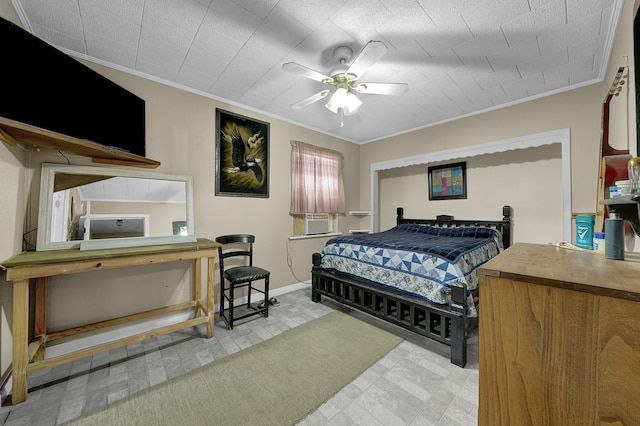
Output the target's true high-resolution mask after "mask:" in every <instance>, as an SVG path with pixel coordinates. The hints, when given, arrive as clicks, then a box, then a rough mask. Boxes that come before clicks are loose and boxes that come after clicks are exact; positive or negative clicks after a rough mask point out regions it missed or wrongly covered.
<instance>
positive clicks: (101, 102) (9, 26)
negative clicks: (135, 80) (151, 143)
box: [0, 18, 146, 157]
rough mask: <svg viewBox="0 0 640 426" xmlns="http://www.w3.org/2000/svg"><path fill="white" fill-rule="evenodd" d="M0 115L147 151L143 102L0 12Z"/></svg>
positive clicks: (134, 150)
mask: <svg viewBox="0 0 640 426" xmlns="http://www.w3.org/2000/svg"><path fill="white" fill-rule="evenodd" d="M0 40H3V42H2V49H0V51H1V52H2V57H3V64H2V66H0V84H1V85H2V90H0V116H2V117H5V118H8V119H11V120H15V121H19V122H22V123H26V124H30V125H32V126H37V127H40V128H43V129H46V130H51V131H54V132H57V133H62V134H64V135H67V136H73V137H75V138H78V139H86V140H89V141H92V142H96V143H99V144H102V145H105V146H110V147H115V148H118V149H121V150H124V151H127V152H130V153H132V154H136V155H140V156H143V157H145V156H146V152H145V102H144V100H143V99H141V98H139V97H138V96H136V95H134V94H133V93H131V92H129V91H127V90H125V89H124V88H122V87H120V86H119V85H117V84H115V83H114V82H112V81H111V80H109V79H107V78H105V77H104V76H102V75H100V74H99V73H97V72H95V71H93V70H92V69H91V68H89V67H87V66H85V65H83V64H82V63H80V62H79V61H77V60H76V59H74V58H72V57H71V56H69V55H67V54H65V53H64V52H62V51H60V50H58V49H56V48H55V47H53V46H51V45H50V44H48V43H46V42H44V41H43V40H40V39H39V38H37V37H36V36H34V35H32V34H31V33H29V32H28V31H25V30H24V29H22V28H20V27H19V26H17V25H15V24H14V23H12V22H10V21H7V20H6V19H2V18H0Z"/></svg>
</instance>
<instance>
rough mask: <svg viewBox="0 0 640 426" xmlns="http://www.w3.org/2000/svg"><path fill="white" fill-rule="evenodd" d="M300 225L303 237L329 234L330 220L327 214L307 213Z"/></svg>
mask: <svg viewBox="0 0 640 426" xmlns="http://www.w3.org/2000/svg"><path fill="white" fill-rule="evenodd" d="M302 223H303V232H304V235H313V234H326V233H328V232H329V228H330V220H329V214H328V213H307V214H305V216H304V220H303V221H302Z"/></svg>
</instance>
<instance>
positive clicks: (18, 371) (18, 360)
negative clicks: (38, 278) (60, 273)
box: [11, 279, 29, 405]
mask: <svg viewBox="0 0 640 426" xmlns="http://www.w3.org/2000/svg"><path fill="white" fill-rule="evenodd" d="M28 332H29V280H28V279H26V280H16V281H14V282H13V361H12V363H13V367H12V375H11V382H12V391H11V393H12V397H11V403H12V404H14V405H15V404H18V403H20V402H24V401H25V400H26V399H27V363H28V362H29V359H28V348H29V341H28V339H29V337H28Z"/></svg>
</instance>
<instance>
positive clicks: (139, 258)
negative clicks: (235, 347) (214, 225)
mask: <svg viewBox="0 0 640 426" xmlns="http://www.w3.org/2000/svg"><path fill="white" fill-rule="evenodd" d="M219 246H220V244H218V243H216V242H214V241H211V240H207V239H198V240H197V242H195V243H178V244H166V245H157V246H146V247H127V248H115V249H104V250H86V251H81V250H78V249H70V250H50V251H40V252H24V253H22V254H19V255H17V256H15V257H13V258H11V259H8V260H6V261H4V262H2V264H1V265H0V266H2V267H3V268H5V269H6V270H7V280H9V281H13V361H12V362H13V366H12V384H13V385H12V387H13V389H12V404H17V403H19V402H23V401H24V400H25V399H26V397H27V375H28V374H30V373H33V372H36V371H39V370H42V369H44V368H49V367H53V366H55V365H59V364H63V363H66V362H70V361H75V360H77V359H80V358H84V357H86V356H89V355H93V354H96V353H99V352H103V351H107V350H110V349H113V348H116V347H120V346H124V345H128V344H130V343H134V342H139V341H142V340H145V339H148V338H150V337H153V336H157V335H160V334H166V333H171V332H174V331H177V330H180V329H183V328H186V327H192V326H195V325H198V324H204V323H206V324H207V337H209V338H211V337H213V315H214V300H213V286H214V263H215V262H214V261H215V257H216V255H217V254H218V247H219ZM203 259H204V261H205V262H207V263H208V265H207V294H206V298H205V300H204V301H203V300H201V293H202V292H201V280H202V273H201V265H202V260H203ZM182 260H194V272H193V275H194V283H193V284H194V288H193V291H194V293H193V299H192V300H190V301H188V302H184V303H180V304H176V305H171V306H167V307H163V308H158V309H153V310H150V311H146V312H140V313H136V314H133V315H127V316H124V317H119V318H114V319H111V320H107V321H102V322H98V323H94V324H89V325H84V326H80V327H75V328H71V329H68V330H62V331H56V332H53V333H49V334H48V333H47V328H46V306H47V304H46V297H47V278H48V277H53V276H56V275H66V274H75V273H78V272H90V271H99V270H106V269H117V268H126V267H130V266H141V265H150V264H154V263H165V262H176V261H182ZM31 278H35V279H36V290H35V295H34V300H33V302H34V304H35V322H34V330H33V331H34V336H35V340H34V341H33V342H32V343H29V341H28V336H29V302H30V301H29V280H30V279H31ZM187 309H193V310H194V318H193V319H190V320H187V321H182V322H180V323H177V324H171V325H168V326H164V327H160V328H157V329H154V330H150V331H147V332H144V333H139V334H136V335H133V336H129V337H124V338H121V339H118V340H115V341H111V342H107V343H103V344H99V345H95V346H91V347H89V348H85V349H81V350H78V351H75V352H73V353H69V354H65V355H59V356H56V357H53V358H49V359H45V351H46V345H47V343H48V342H51V341H53V340H56V339H60V338H62V337H68V336H73V335H76V334H79V333H83V332H87V331H94V330H98V329H101V328H105V327H110V326H115V325H120V324H123V323H126V322H130V321H136V320H142V319H146V318H151V317H153V316H157V315H162V314H166V313H169V312H175V311H180V310H187Z"/></svg>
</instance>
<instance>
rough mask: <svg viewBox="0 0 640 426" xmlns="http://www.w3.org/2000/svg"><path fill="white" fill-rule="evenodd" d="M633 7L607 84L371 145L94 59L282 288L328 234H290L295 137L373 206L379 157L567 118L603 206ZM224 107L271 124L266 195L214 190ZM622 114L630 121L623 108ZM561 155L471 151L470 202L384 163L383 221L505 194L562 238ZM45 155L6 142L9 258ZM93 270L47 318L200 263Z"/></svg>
mask: <svg viewBox="0 0 640 426" xmlns="http://www.w3.org/2000/svg"><path fill="white" fill-rule="evenodd" d="M629 3H630V2H629ZM631 8H632V5H629V4H627V5H626V6H625V16H624V17H623V22H622V23H621V26H620V29H621V31H622V33H621V36H619V37H618V40H616V45H615V49H614V53H613V56H612V61H611V63H612V66H611V67H609V73H608V77H607V80H606V81H605V82H604V83H602V84H598V85H593V86H589V87H585V88H581V89H577V90H573V91H571V92H567V93H562V94H558V95H555V96H550V97H546V98H542V99H539V100H535V101H532V102H527V103H525V104H520V105H516V106H512V107H509V108H505V109H502V110H497V111H493V112H489V113H486V114H482V115H477V116H474V117H470V118H466V119H463V120H459V121H455V122H452V123H447V124H443V125H439V126H435V127H432V128H427V129H423V130H420V131H416V132H412V133H409V134H406V135H402V136H398V137H394V138H392V139H389V140H382V141H379V142H375V143H371V144H367V145H362V146H358V145H354V144H351V143H348V142H345V141H341V140H339V139H336V138H333V137H329V136H326V135H322V134H318V133H316V132H313V131H311V130H307V129H303V128H301V127H297V126H294V125H291V124H288V123H285V122H282V121H279V120H276V119H273V118H271V117H268V116H265V115H262V114H257V113H254V112H251V111H247V110H243V109H241V108H238V107H236V106H233V105H226V104H223V103H220V102H217V101H214V100H211V99H208V98H205V97H202V96H198V95H196V94H192V93H188V92H185V91H181V90H178V89H175V88H171V87H168V86H164V85H162V84H158V83H156V82H153V81H149V80H145V79H142V78H139V77H137V76H133V75H130V74H126V73H122V72H119V71H116V70H112V69H109V68H106V67H102V66H98V65H95V64H88V65H89V66H90V67H91V68H93V69H95V70H97V71H98V72H100V73H102V74H103V75H105V76H106V77H108V78H110V79H112V80H113V81H115V82H116V83H118V84H120V85H121V86H123V87H125V88H127V89H128V90H130V91H132V92H133V93H135V94H137V95H138V96H140V97H142V98H143V99H145V100H146V103H147V151H148V157H150V158H152V159H154V160H158V161H160V162H161V163H162V165H161V166H160V167H159V168H158V169H157V171H158V172H160V173H171V174H188V175H192V176H193V179H194V209H195V221H196V223H195V231H196V234H197V235H198V236H200V237H209V238H213V237H215V236H216V235H220V234H224V233H232V232H233V233H235V232H248V233H254V234H256V237H257V246H256V258H257V261H258V263H259V264H261V265H263V266H264V267H265V268H267V269H270V270H271V271H272V279H271V283H272V288H274V289H278V288H282V287H284V286H287V285H290V284H293V283H297V282H300V281H303V280H307V279H309V276H310V273H309V269H310V257H311V253H312V252H314V251H318V250H319V249H320V248H321V247H322V245H323V243H324V241H325V238H315V239H308V240H294V241H289V240H288V236H289V235H291V233H292V232H291V231H292V229H291V228H292V221H291V219H290V217H289V215H288V209H289V192H290V180H289V173H290V167H289V154H290V145H289V140H292V139H295V140H301V141H305V142H308V143H312V144H315V145H320V146H324V147H327V148H331V149H335V150H338V151H341V152H342V153H343V154H344V156H345V185H346V188H345V192H346V196H347V210H369V207H370V165H371V164H372V163H375V162H379V161H384V160H389V159H394V158H401V157H406V156H412V155H418V154H423V153H425V152H438V151H442V150H447V149H451V148H454V147H464V146H470V145H475V144H480V143H487V142H492V141H497V140H502V139H508V138H513V137H518V136H522V135H528V134H533V133H539V132H545V131H549V130H557V129H561V128H567V127H568V128H570V129H571V144H572V146H571V148H572V157H571V169H572V178H571V181H572V192H573V204H572V208H573V211H576V212H583V211H594V210H595V202H596V199H595V188H596V183H597V156H598V146H599V132H600V112H601V111H600V105H601V103H602V100H603V99H604V95H605V93H606V91H607V89H608V87H609V85H610V80H611V78H612V72H611V69H613V68H617V66H618V65H619V62H620V60H621V58H622V57H623V56H625V55H627V56H629V57H631V55H632V48H631V41H630V39H631V33H630V28H631V21H632V15H633V12H632V11H631ZM0 15H1V16H3V17H5V18H8V19H11V20H12V21H14V22H16V23H18V20H17V17H16V15H15V13H14V11H13V8H12V7H11V5H10V1H9V0H0ZM630 65H632V64H630ZM632 106H633V105H631V107H632ZM217 107H219V108H223V109H226V110H229V111H232V112H237V113H240V114H243V115H247V116H250V117H254V118H256V119H259V120H263V121H267V122H270V123H271V135H270V180H271V183H270V197H269V198H268V199H255V198H239V197H216V196H214V184H215V183H214V175H215V165H214V160H215V141H216V135H215V109H216V108H217ZM629 117H630V119H629V121H628V122H629V123H635V109H632V108H630V111H629ZM622 121H623V122H624V123H626V118H625V120H622ZM623 125H626V124H623ZM627 127H629V134H630V137H632V138H635V127H634V126H627ZM632 127H633V128H632ZM632 140H635V139H632ZM558 158H559V156H558V152H557V148H554V146H550V147H543V148H540V149H535V150H532V151H530V152H527V153H525V154H523V153H516V152H513V153H504V154H500V155H497V156H495V157H492V158H481V157H478V158H470V159H468V160H467V161H468V163H469V164H468V166H469V170H468V174H469V175H468V176H469V185H470V187H469V191H470V194H472V195H471V196H470V198H469V199H468V200H466V201H462V202H456V201H439V202H430V201H428V198H427V196H426V170H425V168H424V167H422V168H419V167H414V168H407V169H404V170H391V171H385V172H384V173H382V174H381V209H380V210H381V211H380V213H381V214H383V215H384V216H382V217H381V220H382V222H383V223H384V224H385V226H387V225H389V224H390V223H392V221H393V215H394V214H395V207H396V206H404V207H406V213H407V215H410V216H427V217H429V216H431V217H432V216H435V215H437V214H441V213H447V214H454V215H455V216H456V217H460V218H464V217H465V216H468V215H470V216H474V217H475V216H477V215H480V214H481V215H484V216H487V217H488V218H494V217H495V216H496V215H497V214H499V213H500V208H501V206H502V205H504V204H509V205H512V206H514V209H515V214H516V216H515V221H516V227H515V238H516V239H517V240H520V241H527V240H531V241H539V242H546V241H553V240H557V239H558V236H557V235H558V224H557V221H558V218H557V215H558V209H559V206H558V203H559V201H558V199H559V198H560V197H559V194H558V193H557V191H558V190H557V186H556V185H557V174H558V165H557V164H558ZM70 159H71V161H72V163H73V164H89V163H88V161H87V160H86V159H81V158H76V157H70ZM44 161H48V162H59V163H66V160H65V159H63V158H61V157H60V156H59V154H57V153H38V154H32V153H27V152H25V151H23V150H21V149H20V148H16V147H8V146H6V145H5V144H0V178H1V180H0V181H1V182H2V189H1V190H0V191H2V194H1V195H2V200H3V202H2V203H1V204H0V213H2V214H1V215H0V225H1V228H0V231H2V235H3V236H4V237H3V238H2V239H0V257H1V258H3V259H5V258H8V257H10V256H12V255H14V254H17V253H19V252H20V251H21V250H22V244H21V240H22V234H23V232H24V231H25V230H29V229H32V228H34V227H35V226H36V225H37V202H38V191H39V167H40V164H41V163H42V162H44ZM32 175H33V176H32ZM505 176H508V177H506V178H505ZM512 177H513V178H512ZM522 187H525V189H526V190H522V189H521V188H522ZM483 209H484V211H483ZM471 212H472V213H473V214H471ZM366 220H368V219H367V218H364V219H362V220H360V221H358V219H357V218H354V217H351V216H346V217H345V218H341V221H340V223H341V231H343V232H346V231H347V230H348V229H353V228H363V227H365V226H364V225H363V222H362V221H366ZM541 228H542V229H545V235H544V237H543V238H542V237H540V238H539V235H538V233H537V232H536V231H535V230H537V229H541ZM547 232H548V234H547ZM30 237H33V236H32V235H30ZM32 241H35V238H33V239H32ZM88 277H89V276H88V275H84V274H79V275H76V276H69V277H64V278H58V279H55V280H52V285H51V286H50V291H49V296H50V298H49V302H48V304H49V309H50V310H49V327H50V328H52V329H56V328H61V327H66V326H71V325H75V324H77V323H79V322H85V321H93V320H97V319H102V318H105V317H110V316H113V315H120V314H125V313H129V312H130V311H131V310H137V309H146V308H151V307H155V306H158V305H162V304H165V303H170V302H173V301H176V300H181V299H184V298H185V297H186V295H187V294H188V293H189V288H188V282H189V280H190V277H191V270H190V268H189V267H187V266H186V265H184V267H183V268H178V269H175V268H172V267H168V266H162V265H153V266H145V267H141V268H139V269H130V270H125V271H105V272H96V273H91V276H90V279H87V278H88ZM216 278H217V277H216ZM216 281H217V279H216ZM132 284H134V285H132ZM0 286H1V292H0V296H1V297H2V299H1V300H0V302H1V303H0V306H1V311H0V343H1V348H0V373H5V372H6V371H7V369H8V366H9V363H10V361H11V332H10V325H11V317H10V316H11V287H10V284H8V283H6V282H5V281H4V275H0Z"/></svg>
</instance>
